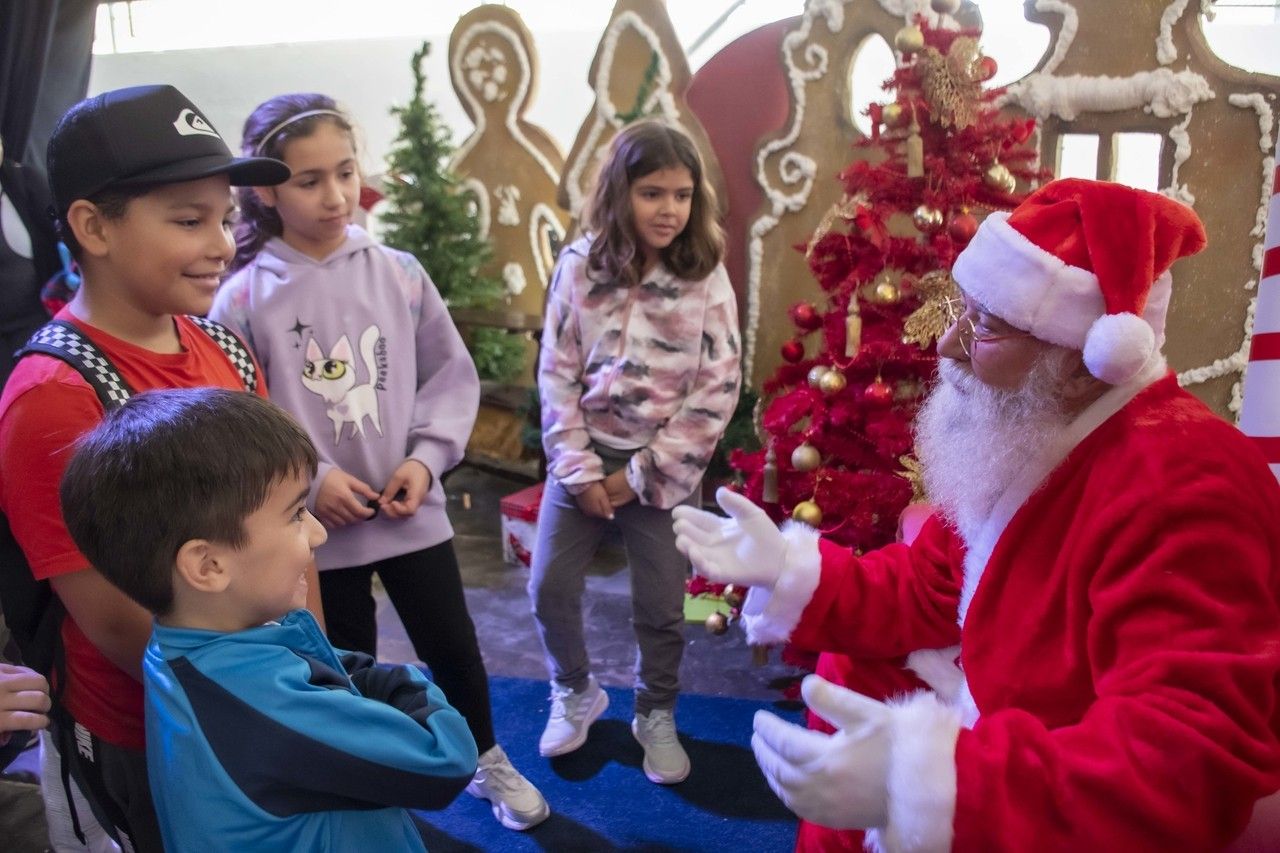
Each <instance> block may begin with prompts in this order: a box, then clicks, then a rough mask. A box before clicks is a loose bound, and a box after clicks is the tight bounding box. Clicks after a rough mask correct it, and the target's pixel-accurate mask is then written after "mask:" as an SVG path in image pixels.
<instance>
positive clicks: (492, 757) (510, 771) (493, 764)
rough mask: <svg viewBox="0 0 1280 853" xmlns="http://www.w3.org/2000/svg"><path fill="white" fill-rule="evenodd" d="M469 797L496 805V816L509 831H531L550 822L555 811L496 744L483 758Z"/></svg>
mask: <svg viewBox="0 0 1280 853" xmlns="http://www.w3.org/2000/svg"><path fill="white" fill-rule="evenodd" d="M467 793H468V794H470V795H471V796H473V797H476V798H478V799H481V800H488V801H489V802H490V803H491V804H493V816H494V817H496V818H497V819H498V821H499V822H500V823H501V824H502V825H503V826H505V827H506V828H507V829H516V830H520V829H528V828H529V827H531V826H537V825H538V824H540V823H542V822H543V821H544V820H546V819H547V817H548V816H550V814H551V809H550V807H549V806H547V801H546V800H544V799H543V798H542V794H541V793H539V792H538V789H537V788H535V787H533V784H532V783H530V782H529V780H528V779H526V778H524V777H523V776H521V775H520V771H518V770H516V769H515V768H514V767H512V766H511V759H509V758H507V753H506V752H504V751H503V749H502V747H500V746H497V745H496V744H495V745H494V746H493V747H491V748H490V749H489V750H488V751H487V752H485V754H484V755H482V756H480V762H479V765H478V766H477V767H476V775H475V776H474V777H472V779H471V783H470V784H469V785H467Z"/></svg>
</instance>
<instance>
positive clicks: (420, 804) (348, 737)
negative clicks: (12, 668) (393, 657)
mask: <svg viewBox="0 0 1280 853" xmlns="http://www.w3.org/2000/svg"><path fill="white" fill-rule="evenodd" d="M143 669H144V683H145V687H146V721H147V769H148V774H149V776H150V783H151V792H152V797H153V799H154V801H155V806H156V814H157V816H158V818H159V821H160V830H161V834H162V835H163V837H164V845H165V849H166V850H168V851H171V853H180V852H181V851H187V850H191V851H197V850H198V851H201V853H208V851H223V850H225V851H237V853H240V852H241V851H255V850H308V851H322V850H334V851H346V850H424V849H425V848H424V846H423V844H422V841H421V838H420V835H419V833H418V831H417V830H416V829H415V828H414V825H413V822H412V820H411V819H410V817H409V815H408V813H407V812H406V811H405V809H410V808H413V809H440V808H443V807H445V806H446V805H448V804H449V803H450V802H452V801H453V799H454V797H456V796H457V795H458V794H459V793H460V792H461V791H462V789H463V788H464V787H466V785H467V783H468V782H469V781H470V780H471V777H472V775H473V774H474V773H475V770H476V745H475V741H474V739H473V738H472V737H471V733H470V731H469V730H468V728H467V724H466V721H465V720H464V719H463V718H462V715H461V714H459V713H458V712H457V711H456V710H454V709H453V707H451V706H450V705H449V704H448V703H447V702H446V701H445V698H444V694H443V693H442V692H441V691H440V689H439V688H438V687H436V686H435V685H434V684H432V683H431V682H430V681H428V680H427V678H426V677H425V676H424V675H423V674H422V672H420V671H419V670H418V669H417V668H415V667H412V666H405V665H389V664H379V663H375V662H374V660H373V659H372V658H370V657H369V656H368V655H365V654H360V653H343V652H339V651H337V650H335V649H334V648H333V646H331V645H330V644H329V641H328V640H327V639H326V638H325V636H324V634H323V633H322V632H321V631H320V627H319V625H317V624H316V621H315V619H314V618H313V617H312V616H311V614H310V613H308V612H307V611H305V610H295V611H293V612H291V613H289V614H288V615H287V616H285V618H284V619H283V620H281V621H280V622H279V623H270V624H267V625H262V626H259V627H256V628H250V629H248V630H245V631H238V632H235V633H230V634H226V633H218V632H214V631H200V630H193V629H185V628H168V627H165V626H163V625H160V624H157V625H156V626H155V630H154V632H153V633H152V637H151V643H150V644H149V646H148V648H147V654H146V658H145V660H144V663H143Z"/></svg>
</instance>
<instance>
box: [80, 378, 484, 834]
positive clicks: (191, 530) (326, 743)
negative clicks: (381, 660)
mask: <svg viewBox="0 0 1280 853" xmlns="http://www.w3.org/2000/svg"><path fill="white" fill-rule="evenodd" d="M315 470H316V454H315V449H314V447H313V446H312V444H311V441H310V439H309V438H308V437H307V436H306V434H305V433H303V432H302V431H301V430H300V429H299V428H298V426H297V425H296V424H295V423H294V422H293V420H292V419H290V417H289V416H288V415H287V414H285V413H284V412H283V411H282V410H280V409H279V408H278V407H276V406H275V405H273V404H271V403H269V402H267V401H265V400H263V399H261V398H258V397H256V396H254V395H251V394H245V393H242V392H234V391H226V390H221V389H213V388H200V389H182V390H173V391H151V392H146V393H143V394H139V395H137V396H136V397H134V398H132V399H131V400H129V402H128V403H126V404H125V405H124V406H122V407H121V408H120V409H118V410H116V411H115V412H112V413H110V414H109V415H108V416H107V417H106V418H105V419H104V421H103V422H102V424H101V426H99V427H98V428H97V429H95V430H94V431H93V432H91V433H90V434H88V435H87V436H86V437H85V438H84V439H83V440H82V442H81V444H80V446H79V448H78V449H77V451H76V454H75V456H74V458H73V460H72V462H71V463H70V465H68V467H67V471H66V474H65V476H64V478H63V481H62V505H63V512H64V514H65V517H66V520H67V526H68V529H69V530H70V531H71V535H72V536H73V537H74V539H75V541H76V544H77V545H78V546H79V547H80V548H81V549H82V550H83V552H84V554H85V555H86V556H87V557H88V558H89V559H90V560H91V561H92V563H93V565H94V566H95V567H97V568H98V570H99V571H101V572H102V573H103V575H105V576H106V577H107V579H108V580H110V581H111V582H112V583H114V584H115V585H117V586H118V587H120V589H121V590H123V591H124V592H125V593H126V594H128V595H129V596H130V597H131V598H133V599H134V600H136V601H137V602H138V603H140V604H141V605H142V606H144V607H146V608H147V609H148V610H150V611H151V612H152V613H153V614H155V617H156V621H155V628H154V631H153V634H152V638H151V642H150V645H149V646H148V648H147V654H146V659H145V661H144V664H143V670H144V687H145V692H146V727H147V763H148V771H149V775H150V783H151V793H152V797H153V799H154V800H155V805H156V812H157V815H158V816H159V820H160V830H161V834H162V836H163V838H164V844H165V849H166V850H169V851H183V850H200V851H211V850H226V851H245V850H316V851H319V850H355V849H361V850H423V849H424V847H423V844H422V841H421V838H420V837H419V834H418V832H417V830H416V829H415V828H414V825H413V823H412V821H411V820H410V818H409V815H408V813H407V812H405V809H406V808H425V809H433V808H443V807H444V806H446V805H447V804H448V803H450V802H451V801H452V800H453V798H454V797H455V796H456V795H457V794H458V793H459V792H461V791H462V789H463V788H464V787H466V785H467V783H468V782H469V781H471V777H472V775H473V774H474V773H475V769H476V746H475V741H474V740H473V739H472V737H471V734H470V732H469V730H468V728H467V724H466V722H465V720H464V719H463V718H462V716H461V715H460V714H459V713H458V712H457V711H455V710H454V709H453V708H452V707H451V706H450V705H449V704H448V703H447V702H446V701H445V698H444V695H443V694H442V693H441V692H440V690H439V689H438V688H437V687H435V685H433V684H432V683H431V682H430V681H428V680H427V679H426V678H425V677H424V676H423V674H422V673H421V672H420V671H419V670H417V669H416V668H414V667H411V666H403V665H396V666H392V665H387V664H378V663H375V662H374V661H373V659H372V658H370V657H369V656H368V655H363V654H358V653H344V652H340V651H337V650H335V649H334V648H333V647H332V646H331V645H330V644H329V642H328V640H327V639H325V637H324V634H323V633H322V632H321V630H320V628H319V626H318V625H317V624H316V622H315V620H314V618H312V616H311V615H310V613H308V612H307V611H306V610H305V609H303V604H304V603H305V601H306V592H307V580H306V569H307V566H308V565H309V564H310V562H311V560H312V558H313V554H314V550H315V548H316V547H317V546H319V545H320V544H321V543H323V542H324V540H325V531H324V528H323V527H322V526H321V525H320V523H319V522H318V521H317V520H316V519H315V517H314V516H312V515H311V514H310V513H309V512H308V511H307V508H306V499H307V495H308V493H309V491H310V485H311V478H312V477H313V476H314V473H315Z"/></svg>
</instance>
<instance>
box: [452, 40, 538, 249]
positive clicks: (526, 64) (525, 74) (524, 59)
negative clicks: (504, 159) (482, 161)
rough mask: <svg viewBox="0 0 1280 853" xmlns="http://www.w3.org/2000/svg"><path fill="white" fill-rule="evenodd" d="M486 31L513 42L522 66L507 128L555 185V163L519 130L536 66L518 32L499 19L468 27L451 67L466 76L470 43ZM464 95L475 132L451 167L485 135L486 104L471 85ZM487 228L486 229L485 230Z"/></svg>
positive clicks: (459, 75)
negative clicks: (521, 110)
mask: <svg viewBox="0 0 1280 853" xmlns="http://www.w3.org/2000/svg"><path fill="white" fill-rule="evenodd" d="M484 33H493V34H494V35H496V36H498V37H499V38H502V39H505V40H506V41H507V42H508V43H509V44H510V45H511V52H512V54H513V55H514V56H515V58H516V62H517V63H518V64H519V66H520V73H519V75H518V76H517V81H516V82H517V83H518V84H519V88H518V89H517V90H516V91H515V92H514V93H513V94H512V96H511V98H510V100H508V101H507V104H508V108H507V114H506V117H505V121H504V124H505V126H506V128H507V131H508V132H509V133H510V134H511V138H512V139H514V140H515V141H516V142H517V143H519V145H520V147H521V148H523V149H524V150H525V151H527V152H528V153H529V155H530V156H531V157H533V159H534V160H535V161H536V162H537V163H538V165H539V166H541V167H542V171H544V172H546V173H547V175H548V176H549V177H550V178H551V182H552V183H554V184H558V183H560V173H559V171H557V170H556V168H555V166H552V165H551V161H549V160H548V159H547V158H546V156H545V155H544V154H543V153H542V152H541V151H539V150H538V146H536V145H534V144H533V143H532V142H530V141H529V140H528V139H527V138H526V137H525V135H524V133H523V132H522V131H521V130H520V127H519V116H518V115H517V110H518V109H519V108H520V105H521V104H523V103H524V101H525V98H526V97H527V96H528V94H529V84H530V83H531V82H532V81H533V66H532V63H531V62H530V59H529V54H527V53H526V52H525V50H524V46H523V45H522V44H521V43H520V36H519V35H517V34H516V31H515V30H513V29H511V28H510V27H508V26H506V25H505V24H499V23H497V22H496V21H481V22H479V23H477V24H475V25H473V26H471V27H468V28H467V30H466V32H464V33H463V34H462V35H461V36H460V37H459V38H458V45H457V49H456V50H455V51H454V52H453V55H452V56H450V57H449V66H450V70H451V71H452V73H453V78H454V79H455V80H464V79H467V78H466V76H465V75H464V73H463V70H462V65H463V63H464V62H465V61H466V60H465V57H466V55H467V52H468V50H467V49H468V48H469V47H470V46H471V42H472V41H474V40H475V39H476V38H477V37H478V36H481V35H483V34H484ZM459 89H460V90H461V91H462V95H463V97H465V98H466V99H467V103H468V104H469V105H470V106H471V115H473V116H475V124H476V132H475V133H473V134H471V135H470V136H468V137H467V138H466V139H465V140H463V143H462V144H461V145H460V146H458V150H457V151H455V152H454V154H453V158H452V159H451V160H450V161H449V164H450V167H451V168H453V167H455V166H456V164H458V163H461V162H462V158H463V157H465V156H466V155H467V154H469V153H470V152H471V149H472V148H474V147H475V146H476V143H477V142H479V141H480V137H481V136H482V135H483V134H484V131H485V127H486V124H487V120H486V118H485V111H484V105H483V104H481V103H480V101H479V100H477V98H476V96H475V92H473V91H472V89H471V87H470V86H460V87H459ZM486 231H487V229H486Z"/></svg>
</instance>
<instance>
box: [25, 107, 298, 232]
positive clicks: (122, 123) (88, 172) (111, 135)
mask: <svg viewBox="0 0 1280 853" xmlns="http://www.w3.org/2000/svg"><path fill="white" fill-rule="evenodd" d="M48 167H49V189H50V191H51V192H52V193H53V202H54V205H55V207H56V213H57V214H58V216H59V217H61V216H63V215H64V214H65V213H66V212H67V208H69V207H70V206H71V203H72V202H73V201H75V200H76V199H79V198H89V197H90V196H92V195H94V194H95V193H98V192H101V191H102V190H105V189H107V188H108V187H127V186H138V185H140V184H176V183H181V182H182V181H194V180H197V179H199V178H208V177H210V176H212V175H223V174H225V175H227V176H228V177H230V179H231V185H232V186H237V187H244V186H251V187H268V186H274V185H276V184H279V183H283V182H284V181H287V180H288V179H289V167H288V166H286V165H285V164H284V163H282V162H280V161H279V160H275V159H272V158H270V157H235V156H233V155H232V154H231V149H230V148H228V147H227V143H226V142H224V141H223V139H222V137H221V136H219V135H218V131H216V130H214V128H213V125H211V124H210V123H209V121H208V120H207V119H206V118H205V117H204V116H203V115H202V114H201V112H200V110H199V109H197V107H196V105H195V104H193V103H191V101H190V99H188V98H187V96H186V95H184V94H182V93H181V92H179V91H178V90H177V89H175V88H174V87H173V86H131V87H129V88H127V89H115V90H113V91H110V92H103V93H102V94H100V95H94V96H93V97H92V98H86V99H85V100H83V101H81V102H80V103H78V104H76V105H75V106H74V107H72V108H71V109H70V110H68V111H67V113H66V115H64V116H63V117H62V119H61V120H60V121H59V122H58V126H57V127H56V128H54V131H53V136H52V137H51V138H50V139H49V149H48Z"/></svg>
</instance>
